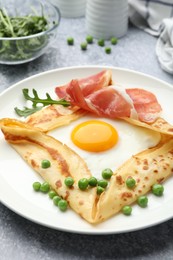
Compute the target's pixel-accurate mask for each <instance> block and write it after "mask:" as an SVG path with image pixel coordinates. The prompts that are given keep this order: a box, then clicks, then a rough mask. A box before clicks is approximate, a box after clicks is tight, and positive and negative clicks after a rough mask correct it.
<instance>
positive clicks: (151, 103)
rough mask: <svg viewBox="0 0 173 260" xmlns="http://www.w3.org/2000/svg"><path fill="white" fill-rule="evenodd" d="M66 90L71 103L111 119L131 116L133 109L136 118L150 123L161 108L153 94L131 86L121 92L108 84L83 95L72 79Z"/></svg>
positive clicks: (156, 116)
mask: <svg viewBox="0 0 173 260" xmlns="http://www.w3.org/2000/svg"><path fill="white" fill-rule="evenodd" d="M66 92H67V94H68V96H69V100H70V101H71V103H72V104H73V105H76V106H79V107H80V108H83V109H85V110H87V111H90V112H93V113H95V114H97V115H98V116H104V117H109V118H113V119H114V118H122V117H128V118H129V117H132V115H133V114H134V111H135V113H136V114H137V118H138V120H140V121H142V122H147V123H151V122H154V121H155V120H156V119H157V118H158V115H159V113H160V112H161V110H162V109H161V106H160V105H159V103H158V101H157V99H156V97H155V96H154V94H152V93H151V92H149V91H146V90H144V89H137V88H132V89H126V90H124V92H123V90H121V91H120V90H119V88H118V89H116V87H115V86H109V87H105V88H101V89H99V90H97V91H95V90H94V91H93V93H91V94H90V95H88V96H84V94H83V93H82V90H81V88H80V85H79V83H78V81H76V80H73V81H71V83H70V84H69V86H68V87H67V89H66ZM135 119H136V118H135Z"/></svg>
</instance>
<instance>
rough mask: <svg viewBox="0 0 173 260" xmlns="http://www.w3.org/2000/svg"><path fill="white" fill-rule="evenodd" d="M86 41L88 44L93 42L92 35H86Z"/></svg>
mask: <svg viewBox="0 0 173 260" xmlns="http://www.w3.org/2000/svg"><path fill="white" fill-rule="evenodd" d="M86 41H87V43H89V44H91V43H93V37H92V36H91V35H88V36H87V37H86Z"/></svg>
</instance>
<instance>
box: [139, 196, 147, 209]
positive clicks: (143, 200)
mask: <svg viewBox="0 0 173 260" xmlns="http://www.w3.org/2000/svg"><path fill="white" fill-rule="evenodd" d="M137 203H138V205H139V206H140V207H141V208H146V207H147V205H148V198H147V197H146V196H140V197H138V199H137Z"/></svg>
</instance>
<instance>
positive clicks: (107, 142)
mask: <svg viewBox="0 0 173 260" xmlns="http://www.w3.org/2000/svg"><path fill="white" fill-rule="evenodd" d="M71 139H72V141H73V143H74V144H75V145H76V146H78V147H79V148H81V149H83V150H86V151H90V152H102V151H106V150H108V149H110V148H112V147H113V146H114V145H115V144H116V143H117V142H118V133H117V131H116V129H115V128H114V127H113V126H112V125H110V124H108V123H106V122H103V121H97V120H90V121H86V122H83V123H81V124H79V125H77V126H76V127H75V128H74V129H73V131H72V133H71Z"/></svg>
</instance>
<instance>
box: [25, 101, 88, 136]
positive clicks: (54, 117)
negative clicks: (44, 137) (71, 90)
mask: <svg viewBox="0 0 173 260" xmlns="http://www.w3.org/2000/svg"><path fill="white" fill-rule="evenodd" d="M86 113H87V112H86V111H84V110H82V109H79V108H78V107H63V106H61V105H50V106H47V107H44V108H43V109H41V110H39V111H37V112H35V113H34V114H32V115H30V116H28V117H27V119H26V123H27V124H28V125H30V126H34V127H37V128H39V129H40V130H41V131H43V132H48V131H51V130H53V129H55V128H57V127H59V126H62V125H68V124H69V123H70V122H72V121H74V120H76V119H78V118H80V117H82V116H84V115H85V114H86Z"/></svg>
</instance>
